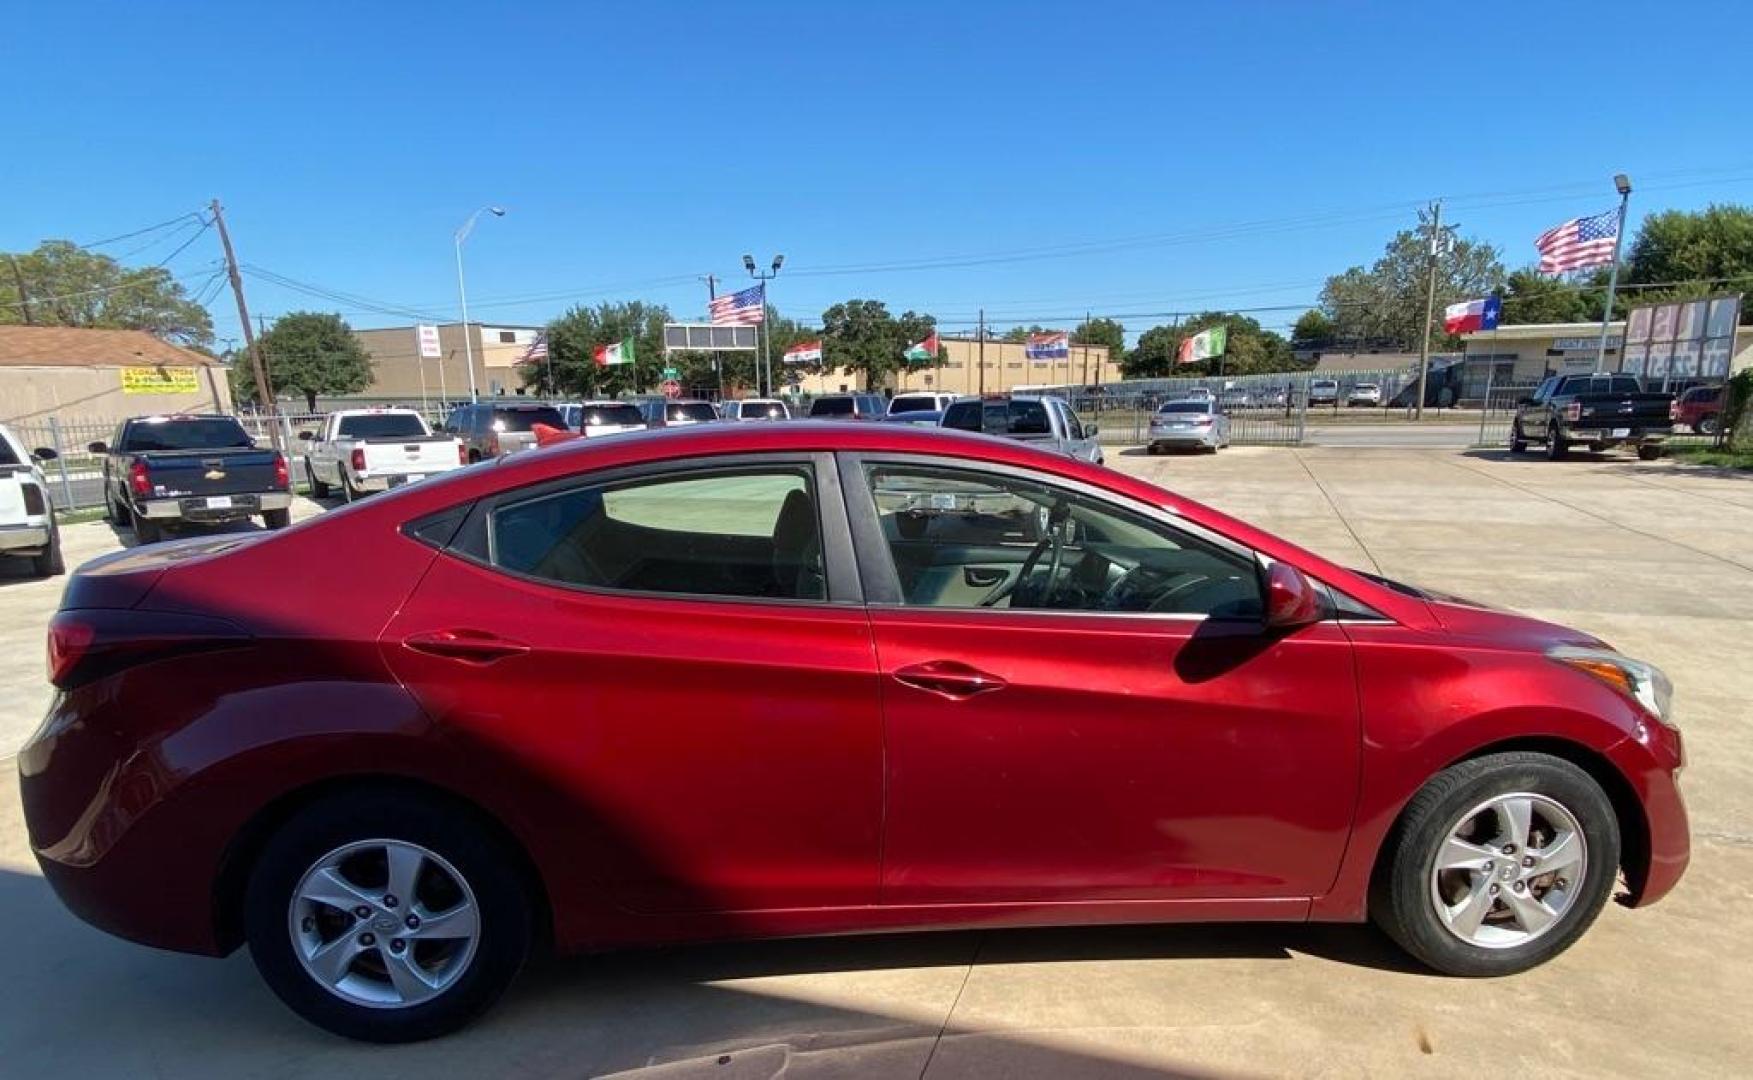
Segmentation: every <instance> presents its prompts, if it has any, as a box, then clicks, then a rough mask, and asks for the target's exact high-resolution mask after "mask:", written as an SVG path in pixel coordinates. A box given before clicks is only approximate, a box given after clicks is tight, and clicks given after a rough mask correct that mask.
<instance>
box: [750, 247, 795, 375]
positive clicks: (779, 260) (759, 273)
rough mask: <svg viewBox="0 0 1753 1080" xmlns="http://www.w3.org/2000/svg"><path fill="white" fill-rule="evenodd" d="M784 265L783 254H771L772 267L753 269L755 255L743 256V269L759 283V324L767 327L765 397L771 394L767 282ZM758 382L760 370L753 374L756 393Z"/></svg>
mask: <svg viewBox="0 0 1753 1080" xmlns="http://www.w3.org/2000/svg"><path fill="white" fill-rule="evenodd" d="M784 265H785V256H783V255H775V256H773V269H771V270H757V269H755V257H754V256H753V255H744V256H743V269H744V270H747V271H748V272H749V276H750V277H752V278H754V279H755V280H756V281H759V282H760V283H761V325H762V326H765V327H767V330H766V333H765V334H764V335H763V336H762V339H761V367H762V368H763V369H765V371H766V373H767V394H766V396H767V397H772V396H773V328H772V327H770V326H767V283H768V282H769V281H772V280H773V279H774V278H776V277H778V276H779V268H780V267H781V266H784ZM760 383H761V375H760V372H757V373H756V374H755V392H756V393H757V394H759V393H760V392H761V386H760Z"/></svg>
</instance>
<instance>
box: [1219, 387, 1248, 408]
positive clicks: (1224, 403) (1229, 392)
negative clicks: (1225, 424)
mask: <svg viewBox="0 0 1753 1080" xmlns="http://www.w3.org/2000/svg"><path fill="white" fill-rule="evenodd" d="M1216 404H1217V405H1218V406H1220V407H1221V408H1224V409H1247V408H1252V407H1253V405H1254V395H1253V394H1251V393H1249V392H1248V388H1247V387H1245V386H1230V387H1225V388H1224V389H1223V390H1222V391H1221V392H1219V393H1218V395H1217V401H1216Z"/></svg>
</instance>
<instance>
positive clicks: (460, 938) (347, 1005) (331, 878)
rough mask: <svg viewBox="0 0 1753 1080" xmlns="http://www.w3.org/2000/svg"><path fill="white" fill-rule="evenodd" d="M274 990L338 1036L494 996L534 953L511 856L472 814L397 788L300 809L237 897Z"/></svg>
mask: <svg viewBox="0 0 1753 1080" xmlns="http://www.w3.org/2000/svg"><path fill="white" fill-rule="evenodd" d="M244 921H245V934H246V937H247V939H248V941H249V948H250V955H251V956H252V957H253V958H254V960H255V962H256V968H257V970H259V971H260V972H261V974H262V978H263V979H264V980H266V981H267V983H268V985H269V986H270V987H271V988H272V989H273V991H274V993H276V994H277V995H279V997H280V999H281V1000H282V1001H284V1002H285V1003H286V1004H287V1005H289V1006H290V1007H291V1008H292V1009H293V1010H294V1011H295V1012H297V1013H298V1014H299V1015H300V1016H302V1017H304V1018H305V1019H306V1020H309V1021H310V1022H311V1023H313V1024H316V1025H317V1026H318V1027H321V1028H325V1029H327V1030H329V1031H332V1032H334V1033H336V1034H338V1035H345V1036H347V1037H349V1038H354V1039H363V1040H367V1041H370V1042H411V1041H414V1040H418V1039H428V1038H432V1037H434V1036H438V1035H443V1034H446V1033H447V1032H450V1031H454V1030H456V1029H457V1028H460V1027H462V1026H463V1025H464V1024H467V1023H468V1022H469V1021H470V1020H472V1019H474V1018H475V1017H476V1016H478V1015H480V1014H481V1013H482V1012H484V1011H485V1010H486V1009H487V1008H488V1007H489V1006H491V1005H492V1004H493V1002H494V1001H496V1000H497V999H498V997H499V995H500V994H501V993H503V992H504V990H505V988H506V987H507V986H508V985H510V983H511V980H512V978H513V977H514V976H515V975H516V974H517V971H518V969H519V968H520V967H521V966H522V965H523V961H524V958H525V956H526V955H527V953H528V952H529V947H530V941H531V925H532V920H531V911H530V903H529V898H528V896H527V895H526V893H525V891H524V889H523V887H522V885H521V883H520V878H519V875H518V873H517V871H516V869H515V867H514V864H513V862H512V861H511V860H510V859H509V858H508V857H507V855H506V853H505V852H504V850H503V849H502V848H501V846H500V845H499V844H498V843H496V842H495V840H494V838H493V837H492V836H491V835H490V834H489V833H488V832H487V831H486V830H485V829H484V828H482V827H481V826H480V825H479V824H478V823H477V822H475V821H474V820H472V819H471V818H470V817H469V816H468V815H466V814H463V813H460V812H458V811H455V810H452V809H450V808H448V807H446V806H443V805H442V804H439V803H436V802H429V801H427V800H425V799H421V798H416V797H411V796H405V795H400V794H395V793H387V794H386V793H369V792H359V793H354V794H350V795H345V796H341V797H338V798H333V799H328V800H325V801H323V802H321V803H318V804H316V805H315V806H312V807H309V808H307V809H306V810H305V811H303V812H302V813H300V814H299V815H298V816H296V817H295V818H293V819H292V820H291V821H289V822H288V823H287V824H286V825H285V826H284V827H282V828H281V830H280V831H279V832H278V833H276V834H275V835H274V836H273V838H272V839H270V840H269V842H268V844H267V847H266V848H265V849H264V850H263V852H262V854H261V857H260V858H259V859H258V860H257V861H256V864H255V867H254V869H253V870H252V872H251V875H250V879H249V885H248V888H247V893H246V897H245V912H244Z"/></svg>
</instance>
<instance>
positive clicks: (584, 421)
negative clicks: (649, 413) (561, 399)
mask: <svg viewBox="0 0 1753 1080" xmlns="http://www.w3.org/2000/svg"><path fill="white" fill-rule="evenodd" d="M554 408H555V409H556V410H558V411H559V413H560V417H561V419H563V420H565V421H566V427H567V428H568V429H569V430H572V431H576V432H578V433H579V434H580V435H584V436H586V437H592V438H594V437H597V436H601V435H620V434H622V433H624V432H628V431H644V430H645V429H646V428H647V427H648V426H649V421H648V420H647V418H646V415H645V411H644V410H643V409H642V408H641V407H640V406H638V405H635V404H634V403H633V402H631V401H614V400H612V399H611V400H608V401H585V402H569V403H567V404H564V405H556V406H554Z"/></svg>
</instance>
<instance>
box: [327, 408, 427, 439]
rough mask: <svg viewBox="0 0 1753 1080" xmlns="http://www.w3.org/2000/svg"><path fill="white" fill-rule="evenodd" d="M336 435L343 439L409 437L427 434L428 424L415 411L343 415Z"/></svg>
mask: <svg viewBox="0 0 1753 1080" xmlns="http://www.w3.org/2000/svg"><path fill="white" fill-rule="evenodd" d="M335 434H336V435H338V436H339V437H341V438H343V439H407V438H418V437H420V436H422V435H425V434H426V425H425V424H423V423H421V421H420V418H419V417H418V416H415V415H414V414H413V413H371V414H367V415H365V416H343V417H342V418H341V424H340V427H339V429H338V430H337V431H336V432H335Z"/></svg>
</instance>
